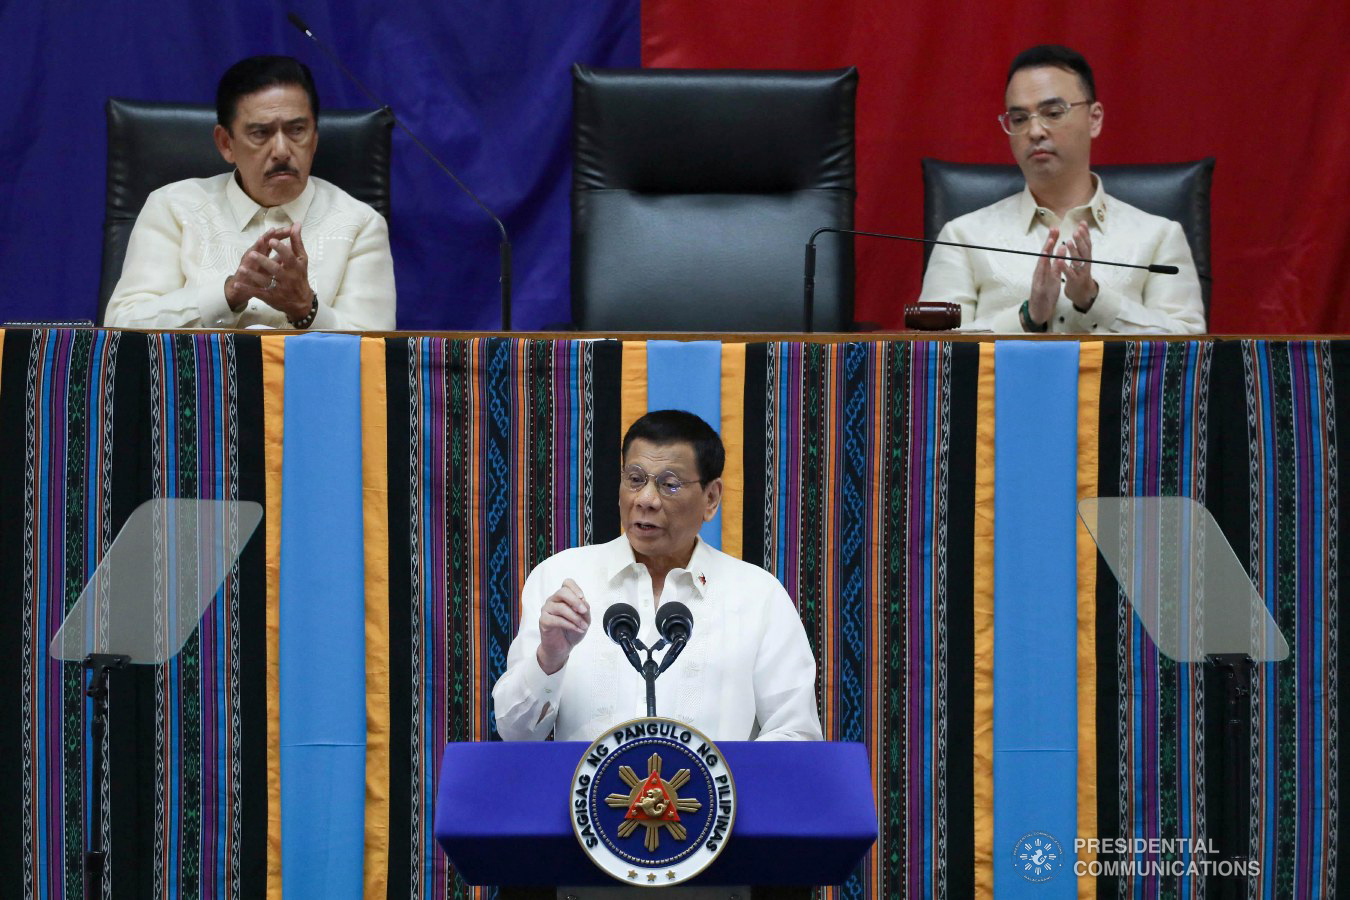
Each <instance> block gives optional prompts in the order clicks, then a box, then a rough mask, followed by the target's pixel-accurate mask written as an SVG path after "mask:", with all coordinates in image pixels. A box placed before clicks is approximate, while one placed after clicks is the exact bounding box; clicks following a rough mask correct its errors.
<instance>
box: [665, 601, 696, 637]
mask: <svg viewBox="0 0 1350 900" xmlns="http://www.w3.org/2000/svg"><path fill="white" fill-rule="evenodd" d="M656 630H657V633H659V634H660V635H661V637H663V638H665V639H666V640H667V641H669V642H670V643H672V644H675V643H683V642H685V641H687V640H689V634H690V632H692V631H693V630H694V614H693V613H691V612H690V611H689V607H687V606H685V605H684V604H683V603H680V602H678V601H675V600H672V601H671V602H669V603H662V604H661V605H660V606H659V607H657V608H656Z"/></svg>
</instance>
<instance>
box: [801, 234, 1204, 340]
mask: <svg viewBox="0 0 1350 900" xmlns="http://www.w3.org/2000/svg"><path fill="white" fill-rule="evenodd" d="M827 231H832V232H834V233H835V234H856V235H859V236H861V237H875V238H885V239H886V240H888V241H910V242H911V243H915V244H940V245H942V246H944V247H964V248H965V249H967V250H988V251H990V252H992V253H1016V254H1017V255H1018V256H1044V257H1048V258H1050V259H1062V260H1066V261H1071V262H1086V263H1092V264H1093V265H1094V266H1119V267H1120V268H1123V269H1147V270H1148V271H1150V272H1153V273H1154V274H1157V275H1175V274H1177V273H1178V272H1179V271H1180V270H1179V269H1178V268H1177V267H1176V266H1167V265H1163V264H1162V263H1151V264H1150V265H1146V266H1141V265H1139V264H1138V263H1126V262H1111V261H1110V260H1106V259H1084V258H1082V257H1081V256H1056V255H1055V254H1053V253H1037V252H1034V251H1031V250H1011V249H1009V248H1007V247H986V246H983V245H981V244H958V243H957V242H956V241H938V240H933V239H932V238H916V237H906V236H905V235H903V234H883V233H882V232H879V231H854V230H853V229H851V228H832V227H830V226H828V225H826V226H825V227H823V228H817V229H816V230H815V231H813V232H811V239H810V240H808V241H807V242H806V278H805V281H804V283H803V288H802V307H803V315H804V316H805V317H806V322H805V328H804V329H803V330H804V331H805V332H806V333H807V334H810V333H811V332H812V330H813V328H812V325H813V320H814V319H815V305H816V238H818V237H820V235H822V234H824V233H825V232H827Z"/></svg>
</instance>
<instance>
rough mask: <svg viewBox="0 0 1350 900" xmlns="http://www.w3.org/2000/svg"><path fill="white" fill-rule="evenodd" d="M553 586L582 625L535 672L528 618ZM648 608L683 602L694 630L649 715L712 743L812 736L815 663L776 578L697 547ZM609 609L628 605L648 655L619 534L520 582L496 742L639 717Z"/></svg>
mask: <svg viewBox="0 0 1350 900" xmlns="http://www.w3.org/2000/svg"><path fill="white" fill-rule="evenodd" d="M564 578H571V579H572V580H573V581H575V582H576V583H577V585H578V586H579V587H580V588H581V591H582V595H583V596H584V597H585V599H586V602H587V604H588V605H589V606H590V613H591V625H590V628H589V629H588V630H587V631H586V634H585V636H584V637H583V638H582V639H581V641H580V643H578V644H577V645H576V647H574V648H573V649H572V653H571V655H570V656H569V657H568V660H567V663H566V664H565V665H564V666H563V667H562V668H561V669H559V670H558V671H557V672H555V673H553V674H552V675H545V674H544V671H543V669H541V668H540V667H539V662H538V660H537V658H536V657H535V652H536V651H537V650H538V649H539V613H540V610H542V608H543V605H544V601H545V600H547V599H548V598H549V597H550V596H551V595H552V594H553V593H554V592H555V591H557V590H558V588H559V587H561V586H562V583H563V579H564ZM660 600H661V602H662V603H667V602H670V601H672V600H678V601H679V602H681V603H684V604H685V605H687V606H688V607H689V610H690V612H691V613H692V614H693V619H694V628H693V632H692V634H691V636H690V640H689V644H688V646H687V647H686V648H685V650H684V652H683V653H682V654H681V655H680V657H679V658H678V659H677V660H676V661H675V663H674V665H672V666H671V667H670V668H669V669H668V670H666V671H665V672H664V673H663V674H662V675H661V676H660V678H658V679H657V682H656V711H657V714H658V715H660V716H662V717H665V718H671V719H678V720H680V721H682V722H686V723H688V724H690V725H692V726H694V727H695V728H697V729H698V730H699V731H701V732H703V734H705V735H706V736H708V737H709V738H711V739H712V740H715V741H744V740H751V739H758V740H821V739H822V735H821V729H820V713H819V710H818V709H817V707H816V662H815V659H814V657H812V655H811V647H810V645H809V644H808V643H807V640H806V631H805V629H804V628H803V627H802V622H801V619H800V618H798V616H797V609H796V607H795V606H793V604H792V600H791V599H790V598H789V597H788V595H787V591H785V590H784V589H783V586H782V585H781V584H780V583H779V582H778V580H777V579H776V578H774V577H773V576H772V575H770V574H769V573H768V572H766V571H764V570H763V569H761V568H759V567H758V566H752V565H750V564H749V563H747V562H742V561H741V560H739V559H735V558H734V557H731V556H728V555H727V554H725V553H722V552H721V551H719V550H714V549H713V548H712V547H709V546H708V545H707V544H705V543H704V542H703V541H702V540H701V539H700V540H699V541H698V543H697V544H696V545H695V547H694V553H693V555H692V556H691V557H690V560H689V566H688V568H685V569H672V570H671V571H670V572H669V573H668V574H667V575H666V580H665V585H664V586H663V588H662V591H661V598H660ZM614 603H630V604H632V605H633V606H634V607H635V608H636V609H637V610H638V614H639V616H640V618H641V620H642V630H641V632H639V635H638V637H639V638H641V640H642V642H643V643H644V644H646V645H647V646H649V647H650V646H652V645H654V644H655V643H656V642H657V640H658V639H659V635H658V634H657V632H656V603H655V602H653V597H652V580H651V576H650V575H649V574H648V571H647V567H646V566H645V565H643V564H642V563H639V562H637V561H636V560H635V559H634V557H633V549H632V546H631V545H630V544H629V543H628V539H627V538H626V537H624V536H623V535H620V536H619V537H617V538H615V539H614V540H612V541H610V542H609V543H607V544H598V545H593V546H589V547H576V548H573V549H571V550H564V551H563V552H562V553H558V554H556V555H554V556H551V557H549V558H548V559H546V560H544V561H543V562H542V563H540V564H539V565H538V566H537V567H536V568H535V570H534V571H533V572H531V573H530V575H529V577H528V578H526V579H525V586H524V588H523V589H522V591H521V601H520V605H521V610H520V631H519V633H518V634H517V635H516V638H515V640H514V641H512V642H511V650H510V652H509V653H508V655H507V658H506V672H504V673H503V674H502V677H501V678H499V679H497V683H496V685H494V686H493V689H492V699H493V705H494V708H495V710H496V720H497V730H498V732H499V733H500V734H501V736H502V737H503V738H505V739H506V740H508V741H512V740H515V741H519V740H543V739H544V738H546V737H548V735H549V732H554V737H555V739H556V740H560V741H587V742H590V741H592V740H594V739H595V738H597V737H598V736H600V735H601V734H603V733H604V732H605V731H607V730H608V729H610V728H613V727H614V726H616V725H619V724H621V723H623V722H627V721H628V720H630V719H636V718H640V717H642V716H645V715H646V714H647V693H646V684H645V682H644V681H643V679H642V676H641V675H640V674H639V673H638V672H637V671H635V670H634V669H633V667H632V666H631V665H630V664H629V662H628V660H627V659H626V658H625V657H624V655H623V651H622V650H620V648H619V646H618V645H617V644H615V643H614V642H613V641H611V640H610V639H609V638H608V637H607V636H606V635H605V633H604V630H603V627H602V624H601V623H602V622H603V620H604V616H605V610H606V609H608V608H609V606H610V605H611V604H614ZM644 658H645V656H644ZM656 659H657V661H658V662H659V661H660V659H661V654H660V653H658V654H657V655H656Z"/></svg>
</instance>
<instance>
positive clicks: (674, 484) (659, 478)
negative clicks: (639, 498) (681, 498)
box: [619, 466, 703, 497]
mask: <svg viewBox="0 0 1350 900" xmlns="http://www.w3.org/2000/svg"><path fill="white" fill-rule="evenodd" d="M619 480H620V481H621V482H622V483H623V484H626V485H627V486H628V489H629V490H630V491H632V492H633V493H635V494H636V493H637V492H638V491H640V490H642V489H643V488H645V487H646V486H647V482H648V481H655V482H656V489H657V490H658V491H660V492H661V493H663V494H665V495H666V496H667V497H674V496H675V495H676V494H678V493H679V492H680V489H681V488H683V487H684V486H685V485H686V484H702V483H703V480H702V479H700V478H694V479H690V480H689V481H681V480H680V479H679V478H678V477H677V476H676V475H675V473H674V472H662V473H661V474H660V475H648V474H647V470H646V469H644V468H642V466H624V467H623V471H622V472H620V473H619Z"/></svg>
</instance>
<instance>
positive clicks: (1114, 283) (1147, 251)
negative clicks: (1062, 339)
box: [919, 175, 1205, 334]
mask: <svg viewBox="0 0 1350 900" xmlns="http://www.w3.org/2000/svg"><path fill="white" fill-rule="evenodd" d="M1092 177H1093V178H1094V179H1096V182H1097V192H1096V194H1095V195H1094V196H1093V198H1092V200H1091V202H1089V203H1087V204H1086V205H1084V206H1078V207H1074V208H1073V209H1071V210H1069V211H1068V213H1067V214H1066V215H1065V216H1064V219H1063V220H1062V221H1061V220H1060V219H1059V218H1058V217H1057V216H1056V215H1055V214H1054V213H1053V212H1052V211H1050V210H1049V209H1045V208H1044V207H1041V206H1039V205H1038V204H1037V203H1036V198H1035V197H1033V196H1032V193H1031V189H1030V188H1024V189H1023V190H1022V193H1020V194H1014V195H1013V196H1011V197H1007V198H1005V199H1003V200H1000V201H999V202H997V203H993V204H990V205H989V206H986V207H985V208H983V209H978V210H976V211H975V212H973V213H968V214H967V215H964V216H960V217H958V218H956V219H952V220H951V221H950V222H948V223H947V224H946V225H945V226H943V228H942V232H941V233H940V234H939V235H938V239H939V240H943V241H955V242H957V243H961V244H983V245H985V246H989V247H1006V248H1008V249H1010V250H1029V251H1032V252H1036V253H1039V252H1040V251H1041V248H1042V247H1043V246H1044V245H1045V241H1046V239H1047V238H1048V237H1049V232H1050V229H1051V228H1054V227H1058V228H1059V230H1060V240H1061V241H1064V240H1068V239H1069V238H1071V237H1072V236H1073V232H1074V230H1075V229H1076V228H1077V227H1078V223H1079V222H1081V221H1084V220H1086V221H1087V223H1088V229H1089V237H1090V238H1091V240H1092V258H1093V259H1109V260H1113V261H1116V262H1126V263H1136V264H1138V265H1152V264H1155V263H1162V264H1166V265H1173V266H1176V267H1177V268H1178V269H1180V272H1179V273H1178V274H1176V275H1158V274H1153V273H1150V272H1148V271H1146V270H1143V269H1126V268H1121V267H1119V266H1104V265H1094V266H1093V267H1092V277H1093V278H1095V279H1096V280H1097V285H1098V287H1099V288H1100V293H1099V294H1098V295H1097V300H1096V302H1095V303H1093V304H1092V307H1091V308H1090V309H1089V310H1088V311H1087V312H1086V313H1080V312H1078V311H1077V310H1076V309H1074V307H1073V303H1072V302H1071V301H1070V300H1069V298H1068V297H1066V296H1065V295H1064V291H1063V288H1062V287H1061V288H1060V295H1059V301H1058V302H1057V303H1056V304H1055V310H1054V313H1053V314H1052V315H1051V317H1050V321H1049V326H1050V327H1049V330H1050V331H1051V332H1067V333H1074V334H1114V333H1154V334H1163V333H1183V334H1184V333H1189V334H1198V333H1200V332H1203V331H1204V330H1205V310H1204V302H1203V300H1202V298H1201V294H1200V279H1199V276H1198V275H1197V273H1196V269H1195V260H1194V259H1192V258H1191V248H1190V245H1189V244H1187V243H1186V235H1185V232H1183V231H1182V229H1181V226H1180V225H1178V224H1177V223H1176V222H1173V221H1171V220H1170V219H1164V218H1162V217H1160V216H1155V215H1151V214H1149V213H1146V212H1144V211H1143V210H1141V209H1137V208H1135V207H1133V206H1130V205H1129V204H1128V203H1125V202H1124V201H1122V200H1119V199H1117V198H1115V197H1111V196H1109V195H1108V194H1107V193H1106V189H1105V187H1104V186H1103V185H1102V182H1101V179H1100V178H1098V177H1097V176H1096V175H1094V176H1092ZM1037 262H1038V260H1037V259H1036V258H1035V257H1031V256H1019V255H1017V254H1014V253H991V252H988V251H985V250H967V249H965V248H962V247H943V246H935V247H934V248H933V253H932V255H931V256H930V257H929V258H928V270H927V271H926V272H925V273H924V277H923V291H922V293H921V294H920V295H919V299H920V300H921V301H930V300H932V301H946V302H949V303H959V304H960V305H961V330H962V331H994V332H1001V333H1009V332H1012V333H1021V332H1022V323H1021V320H1020V319H1019V317H1018V310H1019V309H1020V308H1021V306H1022V303H1023V301H1025V300H1026V299H1027V298H1028V297H1030V296H1031V278H1032V274H1033V272H1034V271H1035V269H1036V263H1037Z"/></svg>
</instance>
